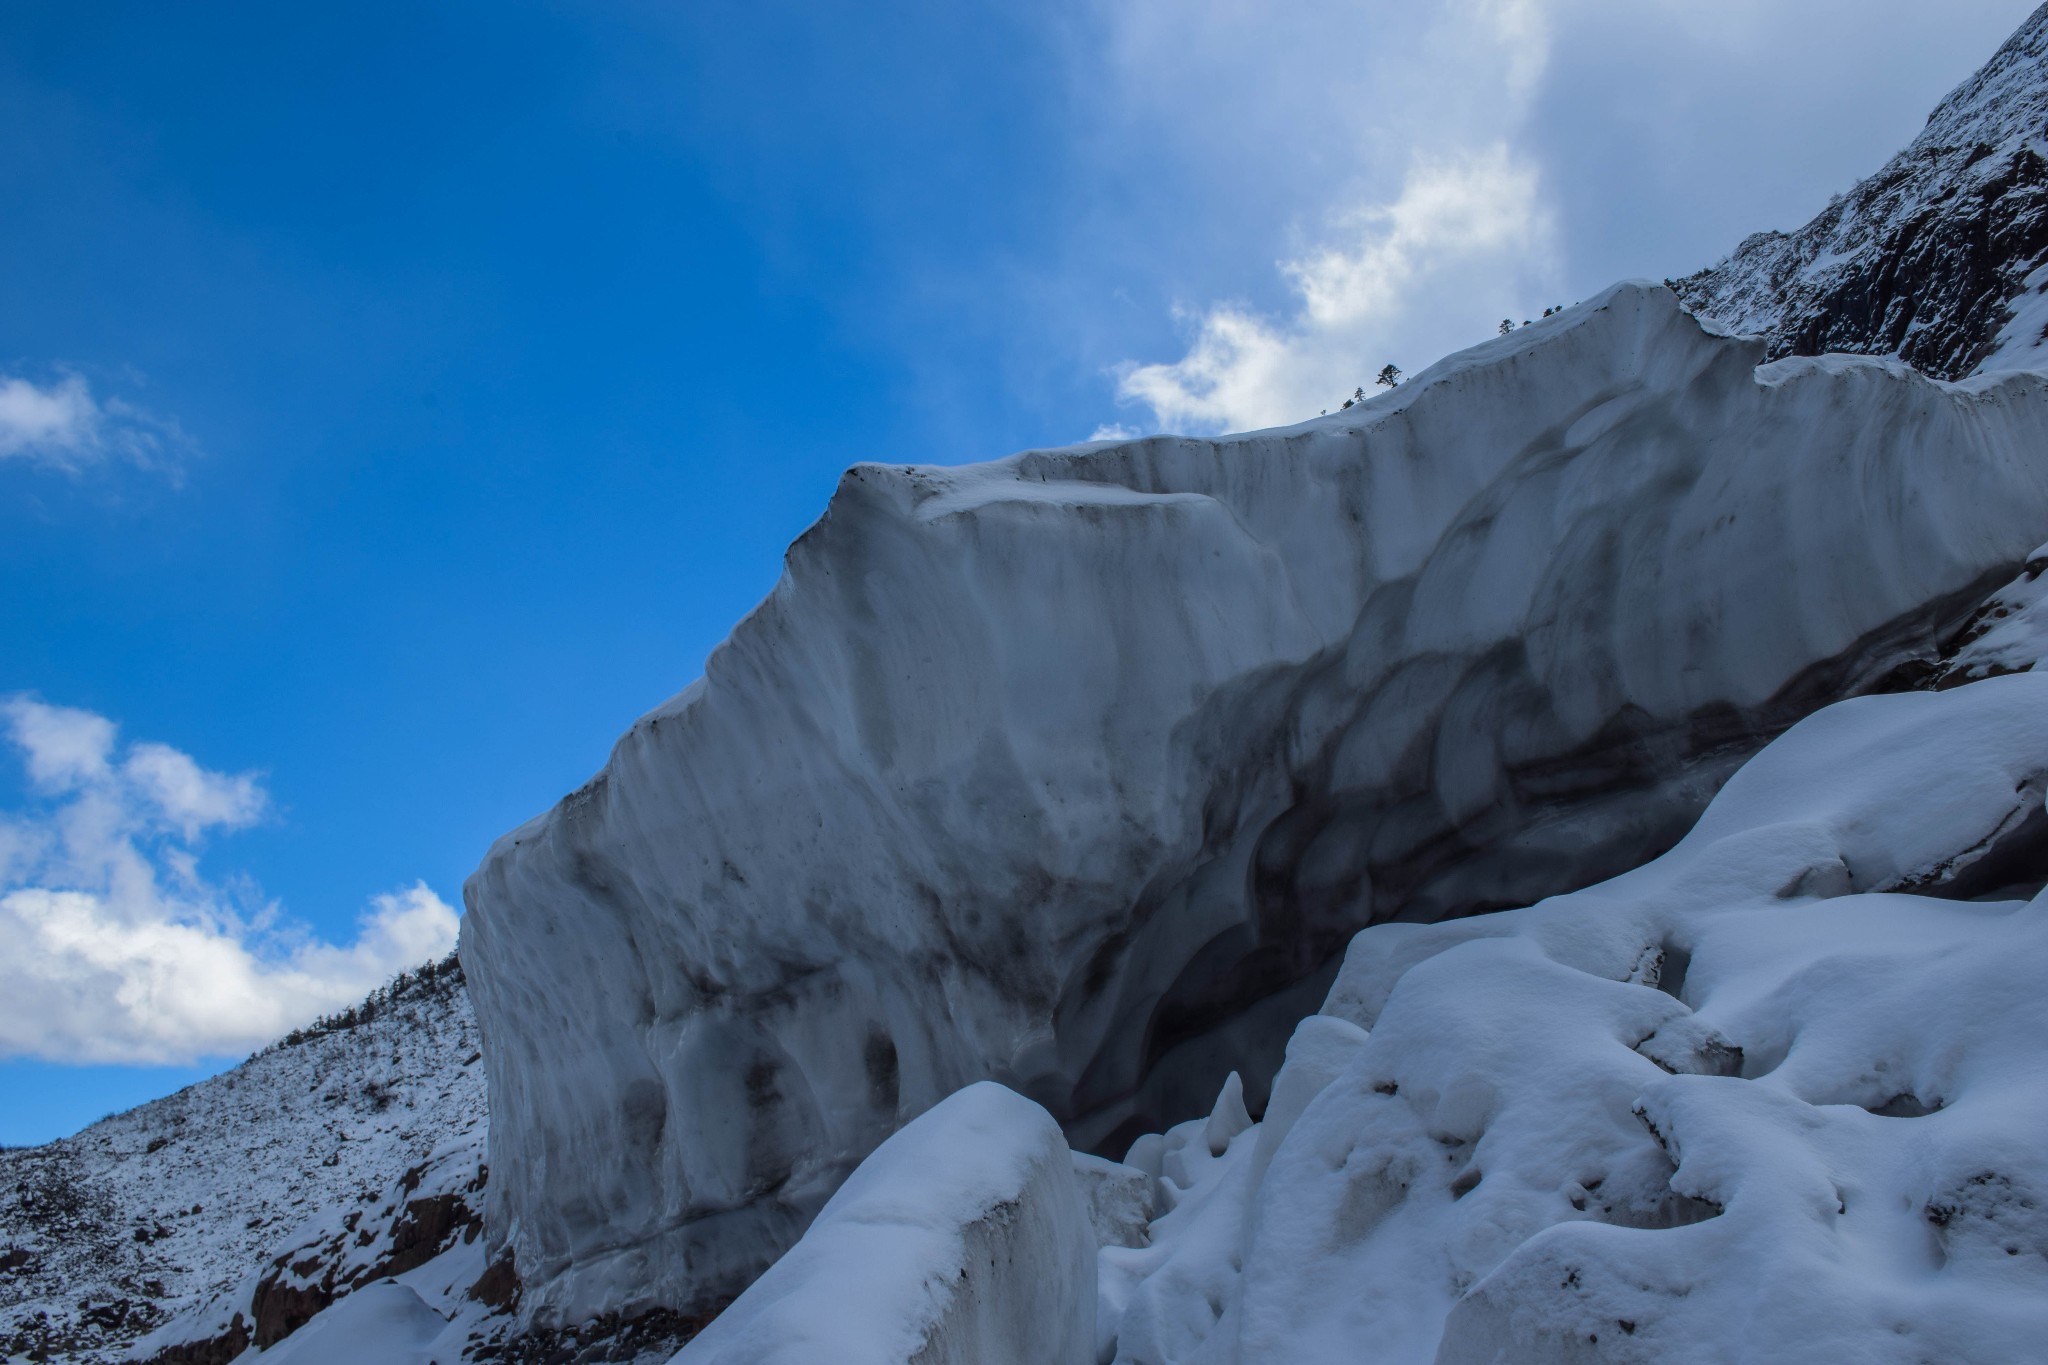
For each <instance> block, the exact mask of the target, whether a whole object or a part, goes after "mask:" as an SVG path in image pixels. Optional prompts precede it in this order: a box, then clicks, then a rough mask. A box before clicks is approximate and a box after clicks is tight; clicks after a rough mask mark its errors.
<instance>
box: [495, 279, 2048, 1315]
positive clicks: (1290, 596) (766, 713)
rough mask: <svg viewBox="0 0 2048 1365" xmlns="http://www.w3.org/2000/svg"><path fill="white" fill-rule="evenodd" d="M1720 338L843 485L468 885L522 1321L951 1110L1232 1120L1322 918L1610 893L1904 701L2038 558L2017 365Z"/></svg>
mask: <svg viewBox="0 0 2048 1365" xmlns="http://www.w3.org/2000/svg"><path fill="white" fill-rule="evenodd" d="M1763 353H1764V344H1763V343H1762V342H1760V341H1756V340H1745V339H1741V338H1734V337H1729V336H1726V335H1722V334H1720V333H1718V332H1715V331H1713V330H1711V329H1703V328H1702V327H1701V326H1700V325H1699V324H1698V323H1697V322H1696V321H1695V320H1694V319H1693V318H1692V317H1690V316H1688V315H1687V314H1685V313H1684V312H1683V311H1682V310H1681V309H1680V308H1679V306H1678V303H1677V300H1676V299H1675V298H1674V296H1673V295H1672V294H1671V293H1669V292H1668V291H1666V290H1664V289H1661V288H1658V287H1655V286H1651V285H1641V284H1630V285H1623V286H1618V287H1616V288H1615V289H1613V290H1610V291H1608V292H1607V293H1605V294H1603V295H1601V296H1600V297H1598V298H1596V299H1594V300H1591V301H1589V302H1588V303H1586V304H1585V305H1582V306H1580V307H1577V308H1574V309H1570V310H1567V311H1566V312H1564V313H1563V314H1561V315H1559V316H1557V317H1555V318H1551V319H1546V320H1544V321H1543V322H1540V323H1538V324H1536V325H1534V326H1532V327H1529V328H1525V329H1522V330H1520V331H1517V332H1516V333H1514V334H1513V335H1511V336H1507V337H1502V338H1499V339H1497V340H1495V341H1491V342H1488V343H1486V344H1484V345H1481V346H1478V347H1475V348H1473V349H1472V350H1470V351H1468V352H1465V353H1463V354H1461V355H1459V356H1456V357H1453V358H1452V359H1450V360H1448V361H1446V362H1444V363H1443V364H1441V365H1439V366H1437V367H1435V368H1433V369H1432V370H1430V371H1428V372H1427V373H1425V374H1423V375H1421V376H1419V377H1417V378H1416V379H1414V380H1412V381H1410V382H1409V383H1407V384H1405V385H1403V386H1401V387H1400V388H1399V389H1397V390H1395V391H1392V392H1390V393H1388V394H1386V395H1383V396H1381V397H1379V398H1377V399H1375V400H1372V401H1369V402H1367V403H1365V404H1362V405H1360V406H1358V407H1355V408H1352V409H1349V410H1346V411H1344V412H1342V413H1338V414H1333V415H1331V416H1329V417H1326V418H1323V419H1319V420H1316V421H1313V422H1309V423H1305V424H1303V425H1302V426H1299V427H1294V428H1288V429H1284V430H1277V431H1271V432H1261V433H1253V434H1250V435H1246V436H1236V437H1226V438H1220V439H1215V440H1194V439H1182V438H1171V437H1159V438H1153V439H1147V440H1142V441H1133V442H1123V443H1115V444H1108V443H1105V444H1097V445H1093V446H1084V447H1079V448H1076V449H1072V450H1062V451H1039V452H1030V453H1026V454H1023V455H1019V456H1016V457H1013V458H1011V459H1008V460H1004V461H1001V462H998V463H995V464H990V465H982V466H975V467H969V468H961V469H936V468H926V467H913V468H890V467H885V466H879V465H861V466H858V467H856V468H854V469H853V470H852V471H850V472H849V473H848V474H847V475H846V477H845V479H844V480H843V481H842V483H841V485H840V488H839V491H838V493H837V494H836V495H835V497H834V498H833V500H832V503H831V506H830V508H829V509H828V511H827V512H826V514H825V516H824V517H823V518H822V519H821V520H820V521H819V522H818V523H817V525H815V526H814V527H813V528H812V529H811V530H810V531H809V532H808V533H806V534H805V536H804V537H802V538H801V539H800V540H799V541H798V542H797V544H796V545H795V546H793V547H792V549H791V550H790V553H789V557H788V565H787V571H786V573H785V575H784V577H783V579H782V581H781V582H780V583H779V584H778V585H777V587H776V589H775V591H774V592H773V593H772V594H771V595H770V597H769V598H768V600H767V601H766V602H764V603H763V604H762V605H761V606H760V607H759V608H758V609H757V610H756V611H755V612H754V613H753V614H752V615H751V616H750V617H748V619H747V620H746V621H744V622H742V623H741V625H740V626H739V627H738V628H737V629H736V630H735V631H734V633H733V635H732V637H731V639H730V640H728V641H727V642H726V644H724V645H723V646H721V648H720V649H719V650H718V651H716V652H715V653H714V654H713V655H712V657H711V659H710V661H709V663H708V665H707V667H706V672H705V677H704V678H703V680H702V681H700V682H699V683H697V684H695V685H693V686H692V687H690V688H689V689H688V690H686V691H685V692H684V693H682V694H681V695H680V696H678V697H677V698H675V699H674V700H673V701H671V702H670V703H668V704H667V705H665V706H663V707H661V708H660V709H658V710H656V711H655V712H653V713H651V714H650V715H648V716H646V717H644V718H643V719H642V720H641V721H640V722H639V723H638V724H636V725H635V726H634V727H633V729H632V730H631V731H630V732H629V733H628V734H627V735H626V736H625V737H624V738H623V739H622V740H621V741H620V742H619V744H618V746H617V748H616V749H615V750H614V752H613V754H612V757H611V760H610V762H609V763H608V764H607V765H606V767H605V768H604V770H603V772H601V773H600V774H599V775H598V776H597V778H595V779H594V780H593V781H592V782H591V783H590V784H589V785H587V786H586V787H584V788H583V789H582V790H580V791H578V792H576V793H574V794H573V795H571V796H570V797H568V798H567V799H565V800H564V801H563V802H562V804H561V805H559V806H558V807H557V808H556V809H555V810H554V811H552V812H550V813H549V814H547V815H545V816H543V817H541V818H540V819H538V820H535V821H533V822H531V823H529V824H528V825H526V826H525V827H523V828H521V829H519V830H517V831H514V832H513V833H512V834H510V835H508V836H507V837H506V838H504V839H503V840H501V841H500V842H499V843H498V844H497V846H496V847H495V848H494V849H493V850H492V852H491V854H490V856H489V858H488V859H487V860H486V862H485V863H484V865H483V867H482V868H481V869H480V870H479V872H478V873H477V875H476V876H475V877H474V878H473V879H472V881H471V883H470V885H469V887H468V889H467V894H468V900H469V907H470V908H469V913H468V915H467V917H466V918H465V921H464V926H463V949H462V951H463V960H464V962H465V965H466V966H467V967H468V969H469V972H470V976H471V982H472V988H473V992H474V996H475V1001H476V1006H477V1011H478V1018H479V1023H480V1026H481V1028H482V1030H483V1036H484V1039H485V1042H486V1044H487V1047H486V1056H487V1065H488V1066H489V1068H490V1079H491V1104H492V1123H491V1129H490V1144H491V1150H490V1167H491V1170H492V1173H493V1177H492V1180H491V1183H490V1187H489V1192H488V1198H489V1200H490V1201H491V1202H490V1208H489V1216H488V1222H489V1225H490V1229H491V1236H492V1238H493V1248H492V1249H493V1251H494V1252H495V1250H496V1249H497V1248H498V1247H499V1246H501V1245H502V1246H504V1247H508V1248H509V1249H510V1250H511V1251H512V1252H514V1253H515V1254H516V1257H517V1263H518V1265H519V1268H520V1274H521V1278H522V1280H523V1281H524V1283H525V1287H526V1292H527V1295H528V1298H527V1300H526V1308H527V1310H528V1311H529V1312H532V1313H534V1314H536V1315H537V1316H538V1317H539V1318H541V1319H542V1320H546V1319H549V1318H551V1317H555V1318H560V1319H562V1320H566V1321H574V1320H577V1319H578V1318H580V1317H583V1316H586V1315H588V1314H590V1313H593V1312H596V1311H600V1310H603V1309H606V1308H610V1307H617V1306H621V1305H629V1304H640V1303H648V1302H654V1303H666V1304H668V1305H670V1306H671V1307H674V1308H678V1309H682V1310H686V1311H697V1310H699V1309H707V1308H711V1307H715V1306H717V1305H719V1304H722V1303H724V1302H725V1301H727V1300H728V1299H730V1298H731V1297H732V1296H733V1295H734V1294H736V1293H737V1292H738V1291H739V1290H740V1289H742V1288H744V1287H745V1285H746V1284H748V1283H749V1282H750V1281H751V1280H752V1278H753V1277H754V1276H755V1275H756V1274H758V1273H759V1271H760V1270H761V1269H762V1268H763V1267H764V1266H766V1265H767V1264H768V1263H769V1262H770V1261H771V1260H772V1259H773V1258H774V1257H775V1256H776V1255H777V1254H778V1253H779V1252H781V1251H782V1250H783V1249H784V1248H785V1247H787V1246H789V1245H790V1244H792V1243H793V1242H794V1241H795V1239H796V1238H797V1236H798V1235H799V1233H800V1232H801V1230H802V1229H803V1227H804V1226H805V1224H806V1223H807V1222H808V1221H809V1220H810V1218H811V1217H812V1216H814V1215H815V1213H816V1212H817V1210H818V1209H819V1208H820V1207H822V1206H823V1204H824V1202H825V1200H826V1198H827V1197H828V1196H829V1195H830V1194H831V1192H832V1190H833V1189H835V1188H836V1187H837V1185H838V1183H839V1182H840V1180H841V1179H843V1178H844V1177H845V1175H846V1173H847V1172H848V1171H850V1170H851V1169H852V1168H853V1166H854V1165H855V1164H856V1163H857V1162H858V1161H859V1160H860V1159H861V1158H862V1157H863V1156H865V1155H866V1154H867V1153H868V1152H869V1151H871V1150H872V1149H873V1148H874V1147H875V1146H876V1145H877V1144H879V1143H880V1142H881V1141H882V1140H883V1139H884V1138H885V1137H887V1136H888V1135H889V1134H890V1133H891V1132H893V1131H895V1130H896V1129H897V1128H898V1127H900V1126H901V1125H902V1124H903V1123H905V1122H907V1121H908V1120H909V1119H911V1118H913V1117H915V1116H916V1115H917V1114H919V1113H921V1112H923V1111H924V1110H926V1109H928V1108H929V1107H930V1106H931V1105H933V1104H934V1103H936V1102H937V1101H938V1100H940V1099H941V1098H943V1097H944V1096H945V1095H947V1094H950V1093H952V1092H953V1091H955V1090H958V1089H960V1088H961V1087H962V1086H965V1085H968V1084H970V1083H972V1082H974V1081H976V1080H978V1079H982V1078H994V1079H997V1080H1000V1081H1002V1082H1004V1083H1006V1084H1008V1085H1010V1086H1012V1087H1013V1088H1015V1089H1017V1090H1019V1091H1020V1092H1022V1093H1024V1094H1027V1095H1029V1096H1031V1097H1032V1098H1033V1099H1035V1100H1037V1101H1039V1102H1040V1103H1042V1104H1043V1105H1044V1106H1045V1107H1046V1108H1047V1109H1049V1110H1050V1111H1051V1112H1052V1113H1053V1115H1054V1117H1055V1118H1057V1119H1059V1120H1060V1121H1061V1122H1062V1123H1063V1124H1064V1125H1066V1129H1067V1132H1068V1134H1069V1136H1070V1139H1071V1140H1072V1141H1073V1142H1074V1144H1075V1145H1077V1146H1080V1147H1084V1148H1093V1149H1097V1150H1101V1149H1104V1148H1110V1149H1115V1148H1120V1147H1121V1146H1123V1145H1124V1143H1125V1142H1127V1141H1128V1139H1129V1137H1130V1135H1132V1134H1134V1133H1136V1132H1140V1131H1144V1130H1145V1129H1146V1128H1153V1127H1159V1126H1163V1124H1164V1123H1165V1122H1167V1121H1170V1120H1171V1119H1174V1118H1178V1117H1180V1116H1181V1115H1184V1114H1187V1113H1190V1112H1198V1111H1199V1110H1200V1109H1201V1108H1202V1107H1203V1106H1204V1105H1205V1104H1206V1103H1207V1099H1208V1096H1210V1095H1213V1094H1214V1093H1215V1089H1216V1086H1217V1084H1218V1082H1219V1081H1220V1080H1221V1079H1222V1077H1223V1076H1224V1075H1226V1074H1228V1073H1230V1072H1232V1071H1236V1072H1238V1073H1239V1074H1240V1075H1241V1076H1242V1078H1243V1082H1244V1087H1245V1091H1246V1096H1247V1100H1248V1102H1249V1104H1250V1107H1251V1108H1253V1109H1257V1108H1259V1107H1260V1106H1261V1105H1262V1104H1263V1103H1264V1101H1265V1099H1266V1092H1267V1085H1268V1082H1269V1080H1270V1079H1271V1076H1272V1074H1273V1071H1274V1068H1275V1067H1276V1066H1277V1065H1278V1063H1279V1060H1280V1050H1281V1045H1282V1042H1283V1040H1284V1039H1285V1037H1286V1035H1287V1032H1288V1031H1289V1030H1290V1029H1291V1028H1292V1027H1293V1025H1294V1023H1295V1021H1296V1020H1297V1019H1299V1018H1300V1016H1301V1015H1303V1014H1305V1013H1307V1012H1309V1011H1310V1010H1312V1009H1313V1008H1314V1004H1315V1002H1316V1000H1318V999H1320V998H1321V996H1322V994H1323V992H1324V990H1325V989H1326V987H1327V986H1328V983H1329V981H1330V980H1331V975H1332V973H1333V972H1334V970H1335V967H1336V963H1337V959H1338V957H1339V955H1340V954H1341V952H1342V950H1343V945H1344V944H1345V943H1346V942H1347V941H1348V940H1349V938H1350V936H1351V935H1352V934H1353V933H1354V932H1355V931H1357V930H1358V929H1359V928H1361V927H1363V926H1365V925H1367V924H1371V923H1374V922H1376V921H1380V920H1385V919H1390V918H1393V917H1395V916H1396V915H1398V916H1400V917H1401V918H1404V919H1416V920H1435V919H1441V918H1444V917H1447V916H1452V915H1458V914H1464V913H1467V912H1470V911H1473V910H1480V909H1492V908H1497V907H1502V906H1510V905H1518V904H1526V903H1528V902H1529V901H1530V900H1533V899H1535V898H1537V897H1540V896H1541V895H1543V894H1546V893H1549V892H1553V891H1562V890H1566V889H1569V888H1571V887H1574V886H1583V885H1586V884H1588V883H1590V882H1593V881H1596V880H1598V879H1600V878H1601V877H1605V876H1611V875H1613V874H1614V873H1616V872H1618V871H1621V870H1622V869H1624V868H1627V867H1632V866H1635V865H1637V864H1638V863H1640V862H1642V861H1643V860H1644V859H1645V858H1647V857H1650V856H1652V855H1654V854H1656V853H1658V852H1660V851H1662V850H1663V849H1665V848H1667V847H1669V846H1670V845H1671V843H1672V842H1673V841H1674V840H1676V839H1677V838H1678V836H1679V835H1680V834H1681V833H1682V832H1683V831H1684V829H1685V828H1686V827H1687V826H1688V825H1689V824H1690V823H1691V821H1692V820H1693V819H1694V817H1695V816H1696V815H1697V814H1698V812H1699V811H1700V809H1701V808H1702V806H1703V805H1704V803H1705V802H1706V800H1707V799H1708V798H1709V797H1710V796H1711V794H1712V793H1713V791H1714V790H1715V789H1716V788H1717V787H1718V786H1719V784H1720V782H1721V781H1722V780H1723V779H1724V778H1725V776H1726V775H1727V773H1728V772H1729V771H1731V770H1732V769H1733V768H1734V767H1735V766H1736V765H1737V764H1738V763H1739V762H1740V761H1741V759H1742V758H1743V757H1744V756H1746V755H1747V754H1749V753H1751V752H1753V751H1754V750H1755V749H1756V748H1757V747H1758V746H1759V745H1760V744H1762V743H1763V742H1764V741H1765V740H1766V739H1768V738H1769V737H1770V736H1771V735H1773V734H1776V733H1778V732H1779V731H1781V730H1782V729H1783V728H1784V727H1785V726H1787V725H1789V724H1791V723H1792V722H1793V721H1795V720H1797V719H1798V718H1799V717H1800V716H1802V715H1805V714H1807V713H1808V712H1810V711H1811V710H1812V709H1813V708H1814V707H1816V706H1818V705H1820V704H1822V703H1824V702H1826V701H1829V700H1833V699H1834V698H1836V697H1839V696H1843V695H1847V694H1850V693H1853V692H1855V691H1857V690H1859V689H1863V688H1867V687H1869V686H1871V685H1873V684H1875V683H1876V682H1878V681H1879V680H1880V679H1881V678H1882V677H1883V676H1884V675H1886V674H1889V673H1892V672H1893V671H1894V670H1896V669H1898V668H1899V667H1900V666H1901V665H1904V664H1909V663H1910V662H1911V661H1913V660H1916V659H1917V660H1920V661H1921V666H1922V667H1923V669H1924V668H1925V666H1926V665H1927V664H1928V662H1929V661H1931V660H1933V658H1934V656H1935V654H1936V652H1937V646H1938V644H1939V643H1940V642H1941V641H1942V640H1943V638H1944V637H1946V636H1947V635H1949V634H1952V633H1953V632H1954V631H1955V630H1956V629H1958V628H1960V626H1961V625H1962V622H1963V619H1964V617H1966V616H1967V614H1968V612H1969V610H1970V608H1972V607H1973V606H1975V605H1976V604H1977V603H1978V602H1979V601H1980V600H1981V599H1982V597H1983V595H1984V594H1985V593H1987V592H1989V591H1991V590H1992V589H1993V588H1995V587H1997V585H1999V584H2000V583H2003V582H2007V581H2009V580H2010V579H2012V578H2013V576H2014V575H2015V574H2016V573H2018V572H2019V571H2020V569H2021V566H2022V565H2023V563H2024V562H2025V561H2026V558H2027V555H2028V552H2029V551H2030V550H2031V549H2033V547H2035V546H2036V545H2037V544H2038V543H2039V542H2040V540H2041V533H2042V528H2043V527H2044V526H2048V465H2044V462H2043V461H2042V459H2041V458H2040V452H2041V451H2042V449H2044V447H2048V394H2044V392H2043V387H2044V381H2043V380H2042V379H2041V378H2040V377H2038V376H2035V375H2031V374H2008V375H2003V376H1999V377H1996V378H1987V379H1980V380H1974V381H1971V382H1969V383H1967V384H1962V385H1948V384H1943V383H1939V382H1936V381H1933V380H1930V379H1928V378H1927V377H1925V376H1924V375H1921V374H1919V373H1916V372H1915V371H1913V370H1912V369H1910V368H1908V367H1907V366H1905V365H1903V364H1901V363H1899V362H1897V361H1887V360H1869V359H1853V358H1845V357H1839V356H1831V357H1823V358H1820V359H1793V360H1784V361H1780V362H1777V363H1774V364H1770V365H1766V366H1763V367H1762V368H1758V362H1759V361H1760V360H1761V359H1762V357H1763ZM1459 932H1466V931H1459ZM1475 951H1476V950H1475ZM1489 951H1491V950H1489ZM1501 970H1506V967H1505V966H1503V967H1502V968H1501ZM1219 1159H1220V1158H1219Z"/></svg>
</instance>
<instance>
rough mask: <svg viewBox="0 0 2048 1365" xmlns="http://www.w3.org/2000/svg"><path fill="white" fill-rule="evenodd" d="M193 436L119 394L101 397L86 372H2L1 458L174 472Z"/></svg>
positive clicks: (72, 470) (74, 469)
mask: <svg viewBox="0 0 2048 1365" xmlns="http://www.w3.org/2000/svg"><path fill="white" fill-rule="evenodd" d="M191 448H192V442H191V440H190V438H188V437H187V436H186V435H185V434H184V433H183V432H182V431H180V430H179V429H178V426H177V424H176V423H175V422H172V421H170V420H169V419H168V418H164V417H160V416H158V415H156V414H155V413H152V412H150V411H148V410H147V409H145V408H141V407H138V406H137V405H135V404H133V403H130V402H128V401H126V400H125V399H121V398H99V397H96V396H95V395H94V393H93V391H92V386H91V385H90V384H89V383H87V382H86V380H85V378H84V376H82V375H76V374H66V375H62V376H60V377H59V378H57V379H54V380H52V381H51V382H49V383H47V384H38V383H36V382H35V381H34V380H32V379H24V378H22V377H20V376H18V375H8V374H0V461H5V460H19V461H22V462H25V463H29V464H36V465H41V466H44V467H46V468H50V469H57V470H62V471H64V472H65V473H69V474H77V473H79V472H81V471H83V470H85V469H88V468H90V467H92V466H94V465H101V464H107V463H112V462H125V463H128V464H133V465H139V466H141V467H143V468H148V469H157V470H164V471H169V472H175V471H176V467H177V463H178V461H179V460H180V459H181V458H182V457H183V456H184V455H185V454H187V453H189V451H190V450H191Z"/></svg>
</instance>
